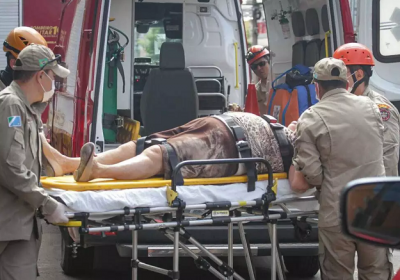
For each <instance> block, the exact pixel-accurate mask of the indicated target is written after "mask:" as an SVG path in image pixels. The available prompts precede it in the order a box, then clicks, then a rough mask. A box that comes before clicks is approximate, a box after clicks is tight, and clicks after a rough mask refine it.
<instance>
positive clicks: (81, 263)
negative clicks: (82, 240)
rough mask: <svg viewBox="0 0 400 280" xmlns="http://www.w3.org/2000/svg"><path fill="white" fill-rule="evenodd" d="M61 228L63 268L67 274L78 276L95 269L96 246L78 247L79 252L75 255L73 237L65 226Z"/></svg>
mask: <svg viewBox="0 0 400 280" xmlns="http://www.w3.org/2000/svg"><path fill="white" fill-rule="evenodd" d="M60 230H61V268H62V270H63V271H64V273H65V274H67V275H71V276H76V275H82V274H88V273H90V272H92V271H93V261H94V247H90V248H80V247H79V248H78V249H77V254H76V255H75V256H74V255H73V248H71V247H69V246H71V245H72V244H73V240H72V238H71V237H70V236H69V233H68V230H67V228H65V227H60Z"/></svg>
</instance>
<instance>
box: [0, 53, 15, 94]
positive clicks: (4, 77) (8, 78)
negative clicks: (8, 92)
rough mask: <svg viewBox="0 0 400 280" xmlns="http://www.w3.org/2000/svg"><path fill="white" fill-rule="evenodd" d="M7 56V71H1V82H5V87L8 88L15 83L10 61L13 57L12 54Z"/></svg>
mask: <svg viewBox="0 0 400 280" xmlns="http://www.w3.org/2000/svg"><path fill="white" fill-rule="evenodd" d="M6 56H7V66H6V69H5V70H3V71H1V73H0V80H1V81H2V82H3V84H4V85H5V86H7V87H8V86H9V85H10V84H11V82H12V81H13V74H14V70H13V69H12V68H11V66H10V60H11V58H13V55H12V54H11V53H7V54H6Z"/></svg>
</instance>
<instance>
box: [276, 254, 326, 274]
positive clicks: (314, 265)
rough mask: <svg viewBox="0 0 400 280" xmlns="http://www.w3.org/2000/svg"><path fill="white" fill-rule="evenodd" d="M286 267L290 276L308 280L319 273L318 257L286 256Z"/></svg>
mask: <svg viewBox="0 0 400 280" xmlns="http://www.w3.org/2000/svg"><path fill="white" fill-rule="evenodd" d="M283 259H284V261H285V266H286V269H287V271H288V272H289V274H290V275H292V276H296V277H301V278H308V277H314V275H315V274H317V273H318V271H319V261H318V256H284V257H283Z"/></svg>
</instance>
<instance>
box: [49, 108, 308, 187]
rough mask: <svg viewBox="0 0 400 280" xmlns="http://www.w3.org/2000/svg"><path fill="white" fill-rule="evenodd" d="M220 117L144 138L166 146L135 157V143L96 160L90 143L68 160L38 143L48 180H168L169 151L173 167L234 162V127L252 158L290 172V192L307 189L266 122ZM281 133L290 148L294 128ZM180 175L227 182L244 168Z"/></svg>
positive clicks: (207, 168)
mask: <svg viewBox="0 0 400 280" xmlns="http://www.w3.org/2000/svg"><path fill="white" fill-rule="evenodd" d="M224 116H225V117H221V116H210V117H204V118H198V119H195V120H193V121H191V122H189V123H187V124H185V125H182V126H180V127H176V128H173V129H170V130H166V131H162V132H159V133H155V134H152V135H149V136H148V137H147V138H146V140H147V143H148V142H149V140H152V139H160V138H162V139H165V140H166V144H167V145H166V144H157V142H156V141H153V144H151V145H149V144H146V145H144V150H143V152H141V153H140V154H137V145H141V144H140V143H138V142H137V141H131V142H128V143H126V144H123V145H121V146H120V147H118V148H117V149H114V150H110V151H107V152H104V153H100V154H98V155H95V146H94V144H93V143H90V142H89V143H86V144H85V145H84V146H83V147H82V149H81V157H80V158H69V157H66V156H64V155H62V154H60V153H59V152H58V151H57V150H55V149H54V148H52V147H51V146H50V145H49V144H48V143H47V141H43V143H44V144H43V145H44V149H43V151H44V154H45V156H46V158H47V160H48V162H49V168H48V170H47V174H48V176H51V177H53V176H61V175H64V174H68V173H73V174H74V179H75V181H77V182H87V181H90V180H93V179H97V178H113V179H117V180H140V179H147V178H150V177H154V176H157V175H163V176H164V178H165V179H169V178H170V175H171V167H170V155H171V154H170V153H171V148H172V151H173V152H174V154H175V155H176V157H177V160H178V162H182V161H186V160H205V159H226V158H239V157H240V154H239V151H238V148H237V146H236V140H237V139H236V138H235V137H234V135H233V131H232V129H231V127H232V126H239V127H240V128H241V129H242V131H243V132H244V135H245V138H246V140H247V142H248V145H249V148H250V150H251V155H252V157H261V158H264V159H266V160H267V161H268V162H269V163H270V164H271V166H272V171H273V172H274V173H281V172H289V181H290V184H291V187H292V189H293V190H298V191H306V190H307V189H308V188H309V186H308V184H307V183H306V181H305V180H304V181H303V180H299V179H296V182H295V181H294V178H295V177H294V176H292V174H294V172H295V169H294V167H293V165H291V158H290V162H289V165H287V164H286V167H285V166H284V165H285V163H284V160H283V158H282V156H281V151H280V146H279V143H278V140H277V139H276V138H277V137H276V135H275V134H274V131H273V129H272V127H271V125H270V123H269V122H268V121H267V120H265V119H263V118H262V117H259V116H256V115H254V114H250V113H244V112H228V113H225V114H224ZM229 122H230V123H229ZM281 129H282V131H281V135H282V132H283V133H284V134H283V135H284V137H285V136H286V137H287V139H286V140H287V143H288V144H289V145H290V146H291V147H292V146H293V142H294V139H295V130H296V123H292V124H291V125H290V126H289V128H286V127H283V128H281ZM42 137H43V136H42ZM154 143H156V144H154ZM285 169H286V170H285ZM256 170H257V173H258V174H263V173H267V167H266V166H264V165H263V164H261V163H257V164H256ZM181 174H182V177H183V178H215V177H229V176H235V175H244V174H246V168H245V167H244V165H243V164H221V165H202V166H184V167H183V168H182V169H181Z"/></svg>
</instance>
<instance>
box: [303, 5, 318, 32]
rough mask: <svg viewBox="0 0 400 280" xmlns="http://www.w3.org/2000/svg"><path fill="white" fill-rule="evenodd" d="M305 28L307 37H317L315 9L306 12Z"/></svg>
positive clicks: (316, 14)
mask: <svg viewBox="0 0 400 280" xmlns="http://www.w3.org/2000/svg"><path fill="white" fill-rule="evenodd" d="M306 27H307V33H308V35H311V36H314V35H319V19H318V13H317V10H316V9H308V10H307V11H306Z"/></svg>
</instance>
